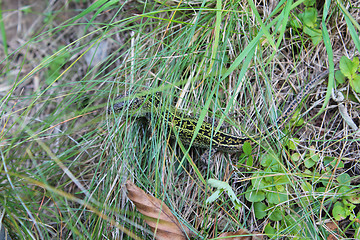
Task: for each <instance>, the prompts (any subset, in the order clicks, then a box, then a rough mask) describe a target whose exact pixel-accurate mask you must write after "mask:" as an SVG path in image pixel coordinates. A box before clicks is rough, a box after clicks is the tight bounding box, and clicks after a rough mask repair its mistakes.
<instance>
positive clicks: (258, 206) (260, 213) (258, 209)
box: [254, 202, 267, 219]
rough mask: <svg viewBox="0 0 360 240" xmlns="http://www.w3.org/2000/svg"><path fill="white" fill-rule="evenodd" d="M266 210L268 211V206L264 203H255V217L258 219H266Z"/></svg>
mask: <svg viewBox="0 0 360 240" xmlns="http://www.w3.org/2000/svg"><path fill="white" fill-rule="evenodd" d="M266 209H267V206H266V205H265V203H262V202H256V203H254V212H255V217H256V218H257V219H262V218H264V217H265V216H266V215H267V212H266Z"/></svg>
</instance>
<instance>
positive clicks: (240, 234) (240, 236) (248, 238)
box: [217, 229, 263, 240]
mask: <svg viewBox="0 0 360 240" xmlns="http://www.w3.org/2000/svg"><path fill="white" fill-rule="evenodd" d="M221 238H224V239H226V240H261V239H263V235H262V234H261V233H257V232H253V233H250V232H249V231H247V230H245V229H240V230H239V231H236V232H226V233H222V234H220V236H219V237H218V238H217V239H221Z"/></svg>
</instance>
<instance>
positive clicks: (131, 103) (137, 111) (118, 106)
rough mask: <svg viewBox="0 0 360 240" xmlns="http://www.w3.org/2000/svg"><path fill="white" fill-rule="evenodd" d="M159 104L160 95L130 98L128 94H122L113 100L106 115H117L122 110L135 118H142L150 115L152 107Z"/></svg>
mask: <svg viewBox="0 0 360 240" xmlns="http://www.w3.org/2000/svg"><path fill="white" fill-rule="evenodd" d="M159 104H160V94H159V93H154V94H148V95H144V96H137V97H132V96H131V95H130V94H123V95H120V96H118V97H117V98H116V99H115V103H114V105H113V106H112V107H109V108H108V109H107V111H108V113H112V112H114V113H119V112H121V111H122V110H126V111H128V112H129V113H130V114H131V115H135V116H136V117H144V116H145V115H146V114H147V113H150V112H151V110H152V108H153V107H157V106H158V105H159Z"/></svg>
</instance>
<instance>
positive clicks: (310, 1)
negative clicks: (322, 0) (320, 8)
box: [303, 0, 316, 7]
mask: <svg viewBox="0 0 360 240" xmlns="http://www.w3.org/2000/svg"><path fill="white" fill-rule="evenodd" d="M303 3H304V5H305V6H306V7H311V6H314V5H315V3H316V0H305V1H304V2H303Z"/></svg>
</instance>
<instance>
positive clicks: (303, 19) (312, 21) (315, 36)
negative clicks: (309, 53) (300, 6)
mask: <svg viewBox="0 0 360 240" xmlns="http://www.w3.org/2000/svg"><path fill="white" fill-rule="evenodd" d="M304 4H305V6H306V7H305V10H304V12H301V13H299V14H296V15H295V17H294V18H292V19H291V21H290V25H291V26H292V27H293V28H295V29H302V31H303V32H304V33H305V34H307V35H309V36H310V38H311V41H312V42H313V44H314V45H318V44H319V43H320V42H321V40H322V33H321V30H320V29H319V23H318V13H317V10H316V8H315V7H314V5H315V1H314V0H306V1H304Z"/></svg>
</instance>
